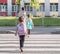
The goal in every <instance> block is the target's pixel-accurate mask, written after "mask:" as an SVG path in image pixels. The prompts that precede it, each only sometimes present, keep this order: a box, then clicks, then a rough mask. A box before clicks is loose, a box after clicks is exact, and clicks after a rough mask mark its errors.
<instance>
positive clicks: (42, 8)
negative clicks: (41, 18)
mask: <svg viewBox="0 0 60 54" xmlns="http://www.w3.org/2000/svg"><path fill="white" fill-rule="evenodd" d="M40 11H45V5H44V3H41V4H40Z"/></svg>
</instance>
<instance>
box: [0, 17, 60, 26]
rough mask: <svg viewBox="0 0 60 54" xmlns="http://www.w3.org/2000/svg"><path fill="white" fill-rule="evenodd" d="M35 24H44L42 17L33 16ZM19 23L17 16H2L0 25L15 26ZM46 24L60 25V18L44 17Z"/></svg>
mask: <svg viewBox="0 0 60 54" xmlns="http://www.w3.org/2000/svg"><path fill="white" fill-rule="evenodd" d="M32 20H33V23H34V25H35V26H42V18H37V17H35V18H33V19H32ZM16 24H17V18H16V17H0V26H15V25H16ZM44 26H60V18H51V17H45V18H44Z"/></svg>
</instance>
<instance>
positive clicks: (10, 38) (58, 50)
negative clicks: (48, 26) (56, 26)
mask: <svg viewBox="0 0 60 54" xmlns="http://www.w3.org/2000/svg"><path fill="white" fill-rule="evenodd" d="M4 35H5V36H6V37H5V36H4ZM4 35H3V34H0V54H21V52H20V50H19V40H18V37H15V36H14V35H13V34H12V35H10V34H4ZM33 36H34V37H33ZM54 36H55V37H54ZM38 37H39V38H38ZM47 37H48V38H47ZM23 50H24V52H23V54H60V35H57V38H56V35H46V34H45V35H37V38H36V37H35V35H31V36H30V37H29V38H26V39H25V43H24V49H23Z"/></svg>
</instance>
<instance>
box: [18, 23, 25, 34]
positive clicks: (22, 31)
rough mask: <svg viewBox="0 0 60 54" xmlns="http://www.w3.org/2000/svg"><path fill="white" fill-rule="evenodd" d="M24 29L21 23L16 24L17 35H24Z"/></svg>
mask: <svg viewBox="0 0 60 54" xmlns="http://www.w3.org/2000/svg"><path fill="white" fill-rule="evenodd" d="M25 33H26V31H25V28H24V25H23V24H22V23H20V24H19V25H18V34H19V35H25Z"/></svg>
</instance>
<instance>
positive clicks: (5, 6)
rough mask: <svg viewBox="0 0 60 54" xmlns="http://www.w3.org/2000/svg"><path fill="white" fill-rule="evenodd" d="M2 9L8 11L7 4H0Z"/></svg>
mask: <svg viewBox="0 0 60 54" xmlns="http://www.w3.org/2000/svg"><path fill="white" fill-rule="evenodd" d="M0 11H2V12H5V11H7V5H3V4H0Z"/></svg>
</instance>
